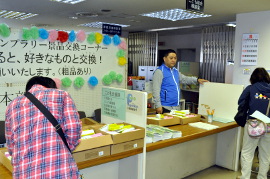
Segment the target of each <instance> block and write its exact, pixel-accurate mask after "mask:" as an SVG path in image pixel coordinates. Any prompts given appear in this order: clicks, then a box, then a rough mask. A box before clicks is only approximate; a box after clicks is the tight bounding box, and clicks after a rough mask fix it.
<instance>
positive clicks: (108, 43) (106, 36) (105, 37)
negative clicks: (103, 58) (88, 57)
mask: <svg viewBox="0 0 270 179" xmlns="http://www.w3.org/2000/svg"><path fill="white" fill-rule="evenodd" d="M103 43H104V45H110V44H111V43H112V39H111V37H110V36H108V35H104V38H103Z"/></svg>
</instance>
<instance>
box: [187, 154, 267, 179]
mask: <svg viewBox="0 0 270 179" xmlns="http://www.w3.org/2000/svg"><path fill="white" fill-rule="evenodd" d="M257 152H258V151H256V152H255V155H254V160H253V165H252V171H258V166H259V160H258V153H257ZM239 165H240V164H239ZM240 169H241V167H240V166H239V170H240ZM240 175H241V172H240V171H237V172H235V171H232V170H228V169H226V168H223V167H219V166H213V167H210V168H207V169H205V170H203V171H201V172H198V173H195V174H193V175H190V176H188V177H185V178H184V179H236V177H237V176H240ZM256 176H257V173H255V172H253V173H251V177H250V179H256ZM268 179H270V170H269V172H268Z"/></svg>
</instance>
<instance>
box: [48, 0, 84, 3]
mask: <svg viewBox="0 0 270 179" xmlns="http://www.w3.org/2000/svg"><path fill="white" fill-rule="evenodd" d="M50 1H54V2H61V3H66V4H77V3H80V2H83V1H85V0H50Z"/></svg>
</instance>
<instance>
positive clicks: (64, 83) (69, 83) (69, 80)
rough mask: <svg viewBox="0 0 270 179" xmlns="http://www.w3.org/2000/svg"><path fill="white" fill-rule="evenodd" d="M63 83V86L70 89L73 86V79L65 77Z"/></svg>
mask: <svg viewBox="0 0 270 179" xmlns="http://www.w3.org/2000/svg"><path fill="white" fill-rule="evenodd" d="M61 81H62V85H63V86H64V87H70V86H71V83H72V81H71V79H70V78H69V77H65V78H63V79H62V80H61Z"/></svg>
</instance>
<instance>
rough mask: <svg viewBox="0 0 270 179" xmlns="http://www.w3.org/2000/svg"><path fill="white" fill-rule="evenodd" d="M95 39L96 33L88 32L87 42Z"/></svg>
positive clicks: (90, 42)
mask: <svg viewBox="0 0 270 179" xmlns="http://www.w3.org/2000/svg"><path fill="white" fill-rule="evenodd" d="M95 41H96V35H95V33H94V32H92V33H90V34H89V35H88V37H87V42H88V43H89V44H93V43H94V42H95Z"/></svg>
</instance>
